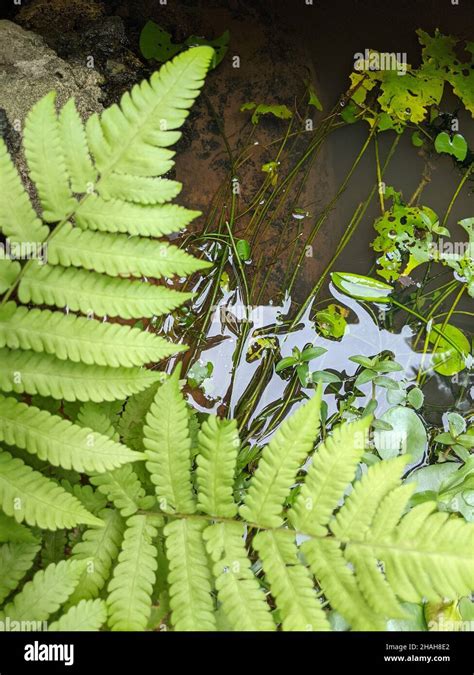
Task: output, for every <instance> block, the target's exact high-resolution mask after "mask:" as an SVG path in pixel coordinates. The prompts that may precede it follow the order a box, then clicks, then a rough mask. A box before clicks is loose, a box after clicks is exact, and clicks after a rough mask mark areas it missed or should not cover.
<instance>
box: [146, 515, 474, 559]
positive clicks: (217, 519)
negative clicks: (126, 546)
mask: <svg viewBox="0 0 474 675" xmlns="http://www.w3.org/2000/svg"><path fill="white" fill-rule="evenodd" d="M138 513H139V514H141V515H145V516H149V517H155V518H156V514H157V513H160V514H162V515H163V516H165V518H170V519H172V520H181V519H183V520H198V521H205V522H207V523H209V524H210V525H211V524H212V523H231V524H235V523H242V524H243V525H245V526H246V527H248V528H249V529H252V530H262V531H264V532H278V533H281V534H284V535H285V536H288V537H291V538H292V539H294V538H295V536H300V537H305V538H306V539H317V540H320V541H326V540H331V541H335V542H337V543H338V544H339V545H340V546H344V547H345V546H349V545H351V546H365V547H366V548H370V549H371V550H372V551H373V549H374V548H378V549H380V548H382V549H387V550H393V551H396V552H406V553H414V554H417V555H420V554H423V555H425V554H427V555H434V556H436V555H438V556H439V555H446V553H445V552H444V551H426V550H425V549H417V548H407V547H403V546H397V545H395V544H387V543H380V544H379V543H374V542H370V541H362V540H357V539H354V540H349V541H347V540H344V541H343V540H341V539H338V538H337V537H335V536H334V535H332V534H328V535H326V536H323V535H316V534H312V533H310V532H304V531H302V530H294V529H290V528H285V527H268V526H265V525H261V524H260V525H259V524H258V523H254V522H251V521H248V520H237V519H236V518H226V517H225V516H215V515H212V516H208V515H205V514H201V513H177V512H175V513H170V512H168V511H163V510H162V509H159V508H158V509H157V510H156V511H146V510H139V511H138ZM457 559H458V560H459V559H461V560H465V561H466V562H469V563H472V560H473V559H472V557H469V556H461V555H457Z"/></svg>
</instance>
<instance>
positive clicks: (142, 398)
mask: <svg viewBox="0 0 474 675" xmlns="http://www.w3.org/2000/svg"><path fill="white" fill-rule="evenodd" d="M158 386H159V383H158V382H156V383H155V384H154V385H152V386H151V387H149V388H148V389H145V391H142V392H140V393H139V394H134V395H133V396H130V398H129V399H128V401H127V403H126V404H125V408H124V410H123V413H122V416H121V417H120V420H119V423H118V430H119V432H120V436H121V437H122V439H123V442H124V443H125V444H126V445H127V446H128V447H129V448H132V450H137V451H138V452H145V445H144V443H143V427H144V426H145V423H146V415H147V412H148V411H149V410H150V406H151V404H152V403H153V399H154V398H155V396H156V392H157V389H158Z"/></svg>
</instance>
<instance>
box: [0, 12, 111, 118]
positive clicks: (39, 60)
mask: <svg viewBox="0 0 474 675" xmlns="http://www.w3.org/2000/svg"><path fill="white" fill-rule="evenodd" d="M0 63H1V64H2V68H1V70H0V108H3V110H4V111H5V112H6V115H7V118H8V121H9V123H10V125H11V126H13V128H14V129H15V130H16V131H20V130H21V128H22V127H23V122H24V119H25V117H26V114H27V113H28V111H29V109H30V108H31V106H32V105H33V104H34V103H36V101H38V100H39V99H40V98H41V97H42V96H44V95H45V94H47V93H48V92H49V91H51V89H55V90H56V91H57V94H58V96H57V101H58V104H59V105H63V104H64V103H65V102H66V101H67V99H68V98H70V97H71V96H74V98H75V99H76V103H77V107H78V109H79V112H80V113H81V115H82V116H83V117H84V118H85V117H87V116H89V115H90V114H91V113H92V112H95V111H100V110H101V109H102V104H101V94H102V92H101V89H100V87H99V84H100V82H101V76H100V75H99V74H98V73H97V71H95V70H94V69H93V68H87V67H85V66H81V65H77V64H69V63H67V62H66V61H64V60H63V59H61V58H59V57H58V55H57V54H56V53H55V52H54V51H53V50H52V49H50V48H49V47H48V46H47V45H46V44H45V42H44V40H43V38H41V37H40V36H39V35H36V34H35V33H32V32H30V31H26V30H24V29H23V28H21V27H20V26H18V25H17V24H15V23H12V22H11V21H0Z"/></svg>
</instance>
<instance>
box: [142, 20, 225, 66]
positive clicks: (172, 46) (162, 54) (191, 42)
mask: <svg viewBox="0 0 474 675" xmlns="http://www.w3.org/2000/svg"><path fill="white" fill-rule="evenodd" d="M229 39H230V34H229V31H228V30H226V31H224V32H223V33H222V35H220V36H219V37H217V38H215V39H214V40H206V39H205V38H202V37H198V36H197V35H190V36H189V37H188V38H186V40H185V41H184V42H179V43H178V42H173V40H172V37H171V34H170V33H168V31H166V30H164V28H161V27H160V26H159V25H158V24H157V23H155V22H154V21H147V22H146V24H145V25H144V26H143V28H142V30H141V33H140V51H141V53H142V54H143V56H144V57H145V58H146V59H154V60H155V61H160V62H163V61H167V60H168V59H171V58H173V56H175V55H176V54H178V53H179V52H181V51H182V50H183V49H186V48H187V47H196V46H197V45H208V46H209V47H212V48H213V50H214V56H213V58H212V66H211V67H212V68H216V67H217V66H218V65H219V63H220V62H221V61H222V59H223V58H224V56H225V55H226V53H227V49H228V46H229Z"/></svg>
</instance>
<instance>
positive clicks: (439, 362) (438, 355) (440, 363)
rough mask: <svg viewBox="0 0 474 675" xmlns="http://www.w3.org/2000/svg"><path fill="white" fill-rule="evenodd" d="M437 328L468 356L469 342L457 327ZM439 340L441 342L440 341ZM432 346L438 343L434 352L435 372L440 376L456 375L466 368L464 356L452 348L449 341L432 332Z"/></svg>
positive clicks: (441, 326)
mask: <svg viewBox="0 0 474 675" xmlns="http://www.w3.org/2000/svg"><path fill="white" fill-rule="evenodd" d="M435 328H438V329H439V330H442V331H443V333H444V334H445V335H446V336H447V337H448V338H449V339H450V340H451V341H452V342H454V344H456V345H457V346H458V348H459V349H460V350H461V351H462V352H463V353H464V354H465V355H466V356H467V355H468V354H469V351H470V344H469V340H468V339H467V338H466V336H465V335H464V333H462V332H461V331H460V330H459V328H456V326H450V325H447V326H445V327H444V328H443V325H442V324H436V325H435ZM438 338H439V341H438ZM429 341H430V342H431V343H432V344H436V343H437V347H436V350H435V352H433V356H432V359H433V370H435V371H436V372H437V373H439V374H440V375H455V374H456V373H459V372H461V370H464V368H465V367H466V361H465V358H464V357H463V355H462V354H460V353H459V352H458V351H456V350H455V349H454V347H452V346H451V345H450V344H449V342H448V341H447V340H445V339H444V338H443V337H441V336H440V335H439V333H437V332H436V331H434V330H432V331H431V333H430V336H429Z"/></svg>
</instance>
